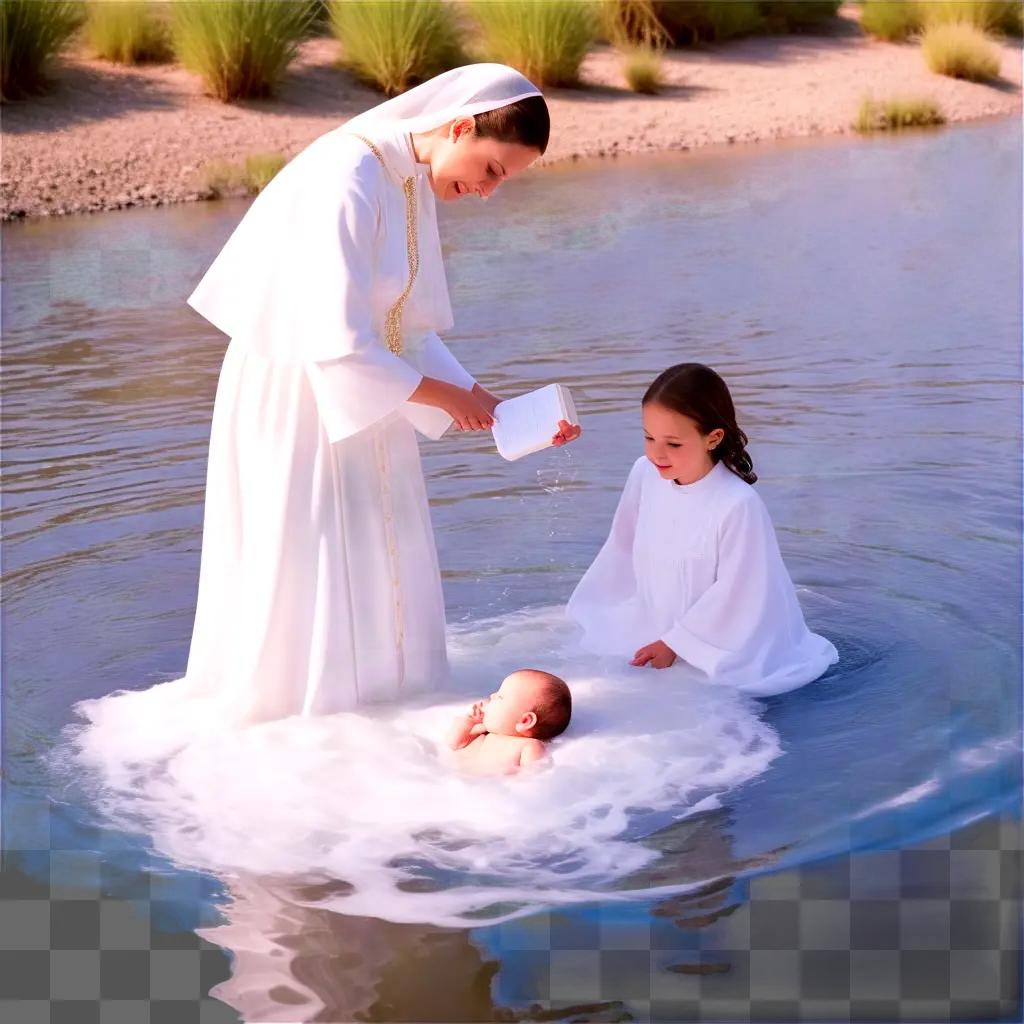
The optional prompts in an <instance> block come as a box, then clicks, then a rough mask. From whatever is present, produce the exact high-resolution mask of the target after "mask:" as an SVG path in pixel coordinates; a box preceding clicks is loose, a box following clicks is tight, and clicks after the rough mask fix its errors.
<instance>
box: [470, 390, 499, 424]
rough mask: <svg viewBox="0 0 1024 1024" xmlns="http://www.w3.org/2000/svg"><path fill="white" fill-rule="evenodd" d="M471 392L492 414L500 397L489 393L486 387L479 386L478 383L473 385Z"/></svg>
mask: <svg viewBox="0 0 1024 1024" xmlns="http://www.w3.org/2000/svg"><path fill="white" fill-rule="evenodd" d="M473 394H474V395H476V397H477V401H479V402H480V404H481V405H482V406H483V407H484V408H485V409H486V410H487V411H488V412H489V413H490V414H491V415H492V416H493V415H494V410H495V409H497V407H498V403H499V402H501V399H500V398H499V397H498V396H497V395H494V394H491V392H490V391H488V390H487V388H484V387H481V386H480V385H479V384H474V385H473Z"/></svg>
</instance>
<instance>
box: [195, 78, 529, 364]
mask: <svg viewBox="0 0 1024 1024" xmlns="http://www.w3.org/2000/svg"><path fill="white" fill-rule="evenodd" d="M540 95H542V94H541V92H540V91H539V90H538V89H537V87H536V86H534V85H533V83H532V82H530V81H529V79H527V78H525V77H524V76H523V75H521V74H520V73H519V72H518V71H516V70H515V69H514V68H510V67H506V66H505V65H504V64H469V65H467V66H465V67H461V68H455V69H454V70H452V71H447V72H445V73H444V74H441V75H438V76H437V77H436V78H432V79H430V81H428V82H424V83H423V84H422V85H418V86H416V88H414V89H410V90H409V91H408V92H406V93H403V94H402V95H401V96H396V97H394V98H393V99H390V100H387V101H386V102H384V103H380V104H378V105H377V106H375V107H372V108H371V109H369V110H367V111H366V112H365V113H362V114H359V115H358V116H357V117H355V118H352V119H351V120H350V121H348V122H346V123H345V124H343V125H341V126H339V127H338V128H335V129H333V130H331V131H329V132H327V133H326V134H324V135H321V136H320V137H319V138H317V139H315V140H314V141H313V142H312V143H310V145H308V146H307V147H306V148H305V149H304V150H303V151H302V152H301V153H299V154H297V155H296V156H295V157H294V158H293V159H292V160H291V161H290V162H289V163H288V164H287V165H286V166H285V167H283V168H282V169H281V170H280V171H279V172H278V173H277V175H275V177H274V178H273V180H272V181H271V182H270V184H269V185H267V187H266V188H265V189H264V190H263V191H262V192H261V193H260V194H259V195H258V196H257V197H256V199H255V200H254V201H253V203H252V205H251V206H250V207H249V209H248V210H247V211H246V214H245V216H244V217H243V218H242V220H241V222H240V223H239V224H238V226H237V227H236V228H235V231H234V233H233V234H232V235H231V237H230V238H229V239H228V240H227V242H226V243H225V244H224V247H223V248H222V249H221V251H220V253H219V254H218V255H217V258H216V259H215V260H214V261H213V263H212V264H211V265H210V267H209V269H208V270H207V272H206V274H205V275H204V276H203V278H202V280H201V281H200V282H199V284H198V285H197V286H196V288H195V290H194V291H193V292H192V294H191V295H190V296H189V297H188V300H187V301H188V304H189V305H190V306H192V307H193V309H195V310H196V311H197V312H198V313H200V314H201V315H202V316H204V317H205V318H206V319H207V320H209V321H210V322H211V323H212V324H214V326H216V327H217V328H218V329H219V330H221V331H223V332H224V333H225V334H227V335H229V336H230V337H231V338H232V339H233V340H235V341H236V342H238V343H239V344H243V345H245V346H246V347H248V348H250V349H251V350H253V351H255V352H257V353H259V354H261V355H264V356H266V357H268V358H272V359H274V360H275V361H279V362H310V361H317V360H325V359H334V358H339V357H342V356H345V355H348V354H350V353H351V352H353V351H355V350H356V349H358V348H359V347H360V346H361V345H362V344H364V342H361V341H360V340H359V337H357V333H358V332H357V331H356V330H355V327H354V325H353V324H352V323H349V322H345V318H344V317H343V316H342V313H341V306H342V303H341V301H340V300H339V293H340V286H339V282H341V281H343V280H345V279H346V278H349V279H350V278H351V275H350V274H349V270H350V267H349V266H348V264H349V261H350V257H348V256H346V254H345V252H344V251H343V244H342V243H340V242H339V236H338V229H339V221H340V220H341V219H343V218H344V216H345V204H346V203H347V202H349V201H350V198H351V194H352V193H351V189H352V188H353V187H362V186H361V185H357V184H356V183H355V182H354V179H352V178H351V175H352V174H353V173H354V171H353V168H354V167H355V166H356V165H357V163H358V161H360V160H365V158H366V147H365V145H364V144H363V143H358V144H357V145H355V144H354V143H353V140H352V135H353V134H359V135H363V136H365V137H367V138H370V139H373V140H374V142H375V143H377V145H378V148H379V150H380V151H381V152H382V153H383V155H384V158H385V166H386V167H387V169H388V170H389V171H390V173H391V176H393V177H395V178H397V179H398V182H400V180H401V179H402V178H403V177H408V176H410V175H417V176H419V177H421V178H424V177H425V175H426V173H427V170H428V169H427V167H426V165H424V164H417V162H416V160H415V155H414V152H413V149H412V144H411V142H410V140H409V135H410V133H414V132H424V131H429V130H431V129H432V128H437V127H439V126H440V125H443V124H445V123H447V122H449V121H452V120H454V119H455V118H457V117H463V116H470V115H473V114H482V113H485V112H486V111H488V110H495V109H497V108H499V107H504V106H508V105H509V104H510V103H515V102H516V101H518V100H521V99H525V98H526V97H528V96H540ZM354 145H355V148H353V147H354ZM424 184H426V182H425V181H424ZM418 191H419V203H420V212H421V217H420V220H421V227H424V226H425V227H426V230H425V231H424V232H423V234H422V235H421V237H420V247H421V257H422V259H421V264H424V263H427V264H430V263H437V265H438V268H437V274H436V275H435V279H436V280H435V283H434V286H433V287H432V288H428V287H427V281H428V280H430V278H429V277H427V273H426V271H427V267H426V266H424V267H423V269H424V271H425V273H424V274H423V275H421V276H424V277H426V278H427V280H424V281H423V283H422V284H421V285H420V287H419V289H418V291H419V294H420V295H421V296H426V297H427V301H426V308H425V309H423V308H421V309H420V313H421V317H420V320H421V322H420V323H419V324H418V325H417V326H418V327H419V328H421V329H424V330H425V329H428V328H429V329H433V330H435V331H438V330H445V329H447V328H448V327H450V326H451V307H450V305H449V302H448V292H447V285H446V283H445V281H444V267H443V264H442V263H441V251H440V243H439V241H438V239H437V227H436V215H435V212H434V196H433V193H432V192H431V191H430V189H429V187H423V188H420V189H419V190H418ZM404 231H405V228H404V223H403V226H402V237H403V238H404ZM354 241H355V244H356V246H357V249H359V247H360V246H362V244H363V243H362V241H361V240H358V239H357V240H354ZM360 252H361V249H360ZM427 292H429V293H430V294H429V296H427ZM416 294H417V290H414V292H413V296H416ZM395 297H397V295H396V296H395ZM413 305H419V306H421V307H423V305H424V304H423V303H416V302H413ZM363 333H365V331H364V332H363Z"/></svg>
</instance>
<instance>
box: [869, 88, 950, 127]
mask: <svg viewBox="0 0 1024 1024" xmlns="http://www.w3.org/2000/svg"><path fill="white" fill-rule="evenodd" d="M945 123H946V117H945V115H944V114H943V113H942V111H941V110H940V109H939V105H938V104H937V103H936V102H935V101H934V100H933V99H930V98H929V97H927V96H920V97H911V98H907V97H894V98H892V99H888V100H876V99H873V98H872V97H870V96H868V97H865V98H864V99H863V100H862V101H861V105H860V110H859V111H858V112H857V119H856V121H854V122H853V126H854V128H856V129H857V131H859V132H881V131H894V130H898V129H900V128H916V127H924V126H928V125H937V124H945Z"/></svg>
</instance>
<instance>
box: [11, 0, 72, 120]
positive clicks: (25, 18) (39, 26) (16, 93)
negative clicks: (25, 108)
mask: <svg viewBox="0 0 1024 1024" xmlns="http://www.w3.org/2000/svg"><path fill="white" fill-rule="evenodd" d="M82 18H83V12H82V8H81V5H80V4H78V3H64V2H61V0H48V2H47V3H41V2H40V0H0V100H2V101H4V102H6V101H7V100H16V99H24V98H25V97H27V96H32V95H34V94H36V93H40V92H44V91H45V90H46V89H47V88H48V86H49V79H48V78H47V74H46V71H47V67H48V65H49V64H50V62H51V61H52V59H53V58H54V57H55V56H56V55H57V54H58V53H59V52H60V50H61V49H62V48H63V47H64V46H65V45H66V44H67V42H68V40H69V39H70V38H71V36H72V35H73V34H74V33H75V31H76V30H77V29H78V28H79V26H80V25H81V24H82Z"/></svg>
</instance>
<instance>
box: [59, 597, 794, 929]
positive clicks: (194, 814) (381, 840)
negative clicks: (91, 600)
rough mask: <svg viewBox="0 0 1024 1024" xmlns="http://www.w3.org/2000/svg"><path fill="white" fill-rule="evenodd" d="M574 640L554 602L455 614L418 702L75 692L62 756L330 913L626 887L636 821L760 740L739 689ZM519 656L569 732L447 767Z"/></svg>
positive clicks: (139, 807)
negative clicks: (318, 890)
mask: <svg viewBox="0 0 1024 1024" xmlns="http://www.w3.org/2000/svg"><path fill="white" fill-rule="evenodd" d="M573 641H574V629H573V627H572V626H570V625H569V624H568V623H567V622H566V621H565V619H564V617H563V615H562V612H561V610H560V609H534V610H530V611H526V612H520V613H516V614H513V615H507V616H503V617H500V618H497V619H492V620H488V621H483V622H475V623H468V624H465V625H462V626H459V627H455V628H452V629H451V630H450V636H449V649H450V653H451V661H452V675H453V684H452V689H451V690H450V691H447V692H446V693H444V694H439V695H435V696H434V697H433V698H432V699H431V700H430V702H429V703H428V701H427V700H426V699H423V700H420V701H419V702H418V703H416V704H410V705H406V706H401V707H397V706H390V707H386V708H383V707H382V708H375V709H368V710H367V712H366V713H358V714H357V713H346V714H337V715H331V716H324V717H317V718H300V717H294V718H289V719H284V720H280V721H277V722H269V723H264V724H260V725H254V726H248V727H245V728H226V727H225V725H224V722H225V717H224V713H223V712H224V709H218V708H217V707H215V706H214V705H213V704H212V703H210V702H209V701H207V702H205V703H201V702H199V701H197V700H196V699H195V698H192V697H189V696H188V695H187V691H186V689H185V687H184V686H183V685H182V684H181V682H180V681H176V682H173V683H167V684H162V685H160V686H157V687H154V688H151V689H150V690H145V691H137V692H132V693H124V694H116V695H112V696H110V697H106V698H101V699H100V700H97V701H87V702H83V704H81V705H79V706H78V707H79V709H80V711H81V712H82V714H83V715H84V716H85V718H86V719H87V722H86V724H85V725H84V726H82V727H79V728H78V730H77V731H75V732H73V733H72V750H73V755H72V756H73V763H74V764H75V765H76V766H78V767H86V768H88V769H90V771H89V772H88V773H87V778H88V779H89V780H90V782H89V790H90V795H91V797H92V798H93V799H94V800H95V801H96V802H97V803H98V804H99V805H100V807H101V808H102V809H103V811H105V812H106V814H107V815H108V816H109V817H110V819H111V820H112V822H113V823H115V824H117V825H119V826H121V827H124V828H132V829H140V830H144V831H145V832H146V833H147V834H148V835H149V836H150V837H151V841H152V844H153V847H154V849H155V850H156V852H158V853H159V854H161V855H163V856H165V857H167V858H170V859H171V860H173V861H174V862H176V863H178V864H179V865H181V866H183V867H189V868H195V869H200V870H207V871H211V872H215V873H219V874H228V875H230V874H231V873H232V872H233V871H234V872H247V873H253V874H258V875H265V876H288V877H294V878H300V879H308V880H321V881H326V880H329V879H333V880H343V881H344V882H345V883H348V886H351V887H352V890H351V892H348V891H347V889H348V887H347V886H345V887H338V886H336V887H335V892H336V895H335V896H333V897H330V899H329V903H330V905H331V906H332V909H337V910H339V911H343V912H346V913H352V914H365V915H371V916H374V917H380V918H384V919H386V920H391V921H400V922H413V921H415V922H430V923H435V924H450V925H465V924H467V923H471V922H473V921H474V920H475V923H479V921H480V920H481V919H486V920H488V921H496V920H502V919H507V918H509V917H512V916H517V915H519V914H522V913H529V912H532V911H535V910H537V909H539V908H541V907H550V906H555V905H560V904H569V903H577V902H582V901H590V900H594V899H597V898H601V899H604V900H607V899H608V898H609V897H611V898H626V897H632V898H635V897H636V895H638V893H639V892H640V891H642V883H641V888H640V889H632V888H631V887H630V885H629V881H628V880H629V877H630V876H631V875H634V874H635V873H637V872H640V871H641V870H642V869H643V868H645V867H646V866H648V865H650V864H651V863H652V862H653V861H656V860H657V859H658V857H659V854H658V852H657V851H656V850H655V849H652V848H651V847H650V846H647V845H644V844H643V842H642V841H641V840H642V839H643V828H644V824H643V823H644V822H647V823H650V822H651V821H652V820H653V819H655V818H659V817H660V820H661V821H662V822H663V823H664V822H665V821H669V822H670V821H672V820H673V819H678V818H682V817H686V816H688V815H691V814H693V813H695V812H697V811H700V810H706V809H708V808H711V807H714V806H717V804H718V801H719V798H720V797H721V796H722V795H723V794H725V793H727V792H728V791H729V790H731V789H733V788H734V787H736V786H737V785H739V784H741V783H743V782H746V781H748V780H750V779H752V778H754V777H756V776H757V775H759V774H760V773H762V772H763V771H764V770H765V769H766V768H767V767H768V765H769V764H770V763H771V762H772V760H773V759H774V758H775V757H776V756H777V755H778V754H779V752H780V747H779V742H778V738H777V736H776V734H775V732H774V730H773V729H772V728H771V727H770V726H768V725H767V724H765V723H764V722H763V721H761V720H760V718H759V714H758V706H757V704H756V703H755V702H754V701H753V700H751V699H750V698H748V697H745V696H743V695H742V694H739V693H736V692H734V691H732V690H730V689H722V688H717V687H714V686H711V685H707V684H702V683H700V682H699V681H697V680H696V679H694V678H691V677H689V676H687V675H686V673H685V672H679V671H676V670H674V669H669V670H664V671H656V670H654V669H635V668H632V667H630V666H628V665H623V664H620V663H616V662H613V661H610V660H608V659H595V658H593V657H590V656H586V655H580V654H579V653H574V652H575V651H576V648H575V647H574V642H573ZM519 667H535V668H545V669H548V670H549V671H552V672H555V673H557V674H558V675H561V676H562V677H563V678H565V679H566V681H567V682H568V683H569V686H570V688H571V690H572V693H573V705H574V706H573V719H572V723H571V725H570V727H569V729H568V731H567V732H566V733H565V734H563V736H561V737H559V738H558V739H556V740H555V741H553V742H552V743H551V744H550V745H549V753H550V758H549V760H548V761H547V762H546V763H542V765H541V766H539V767H538V768H537V769H536V770H532V769H531V770H527V771H523V772H521V773H519V774H518V775H515V776H507V777H501V778H480V777H470V776H463V775H461V774H459V773H458V772H457V771H456V770H455V768H454V766H453V765H452V763H451V755H450V754H449V752H448V751H446V750H445V749H444V748H443V744H442V738H443V735H444V733H445V731H446V728H447V727H448V725H449V723H450V720H451V718H452V716H453V715H454V714H456V713H458V712H461V711H463V710H464V709H465V708H466V706H467V704H468V702H469V700H470V699H471V698H473V697H477V696H483V695H487V694H489V693H490V692H492V690H494V689H495V688H496V687H497V685H498V684H499V683H500V681H501V679H502V677H503V676H504V675H505V674H507V673H508V672H509V671H512V670H513V669H515V668H519ZM183 744H184V745H183ZM691 881H692V879H691ZM647 891H649V890H647ZM659 891H660V890H659ZM339 892H341V893H346V894H343V895H337V893H339ZM322 905H327V903H326V901H325V902H324V903H323V904H322ZM467 915H470V916H469V917H467ZM474 915H475V918H474Z"/></svg>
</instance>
